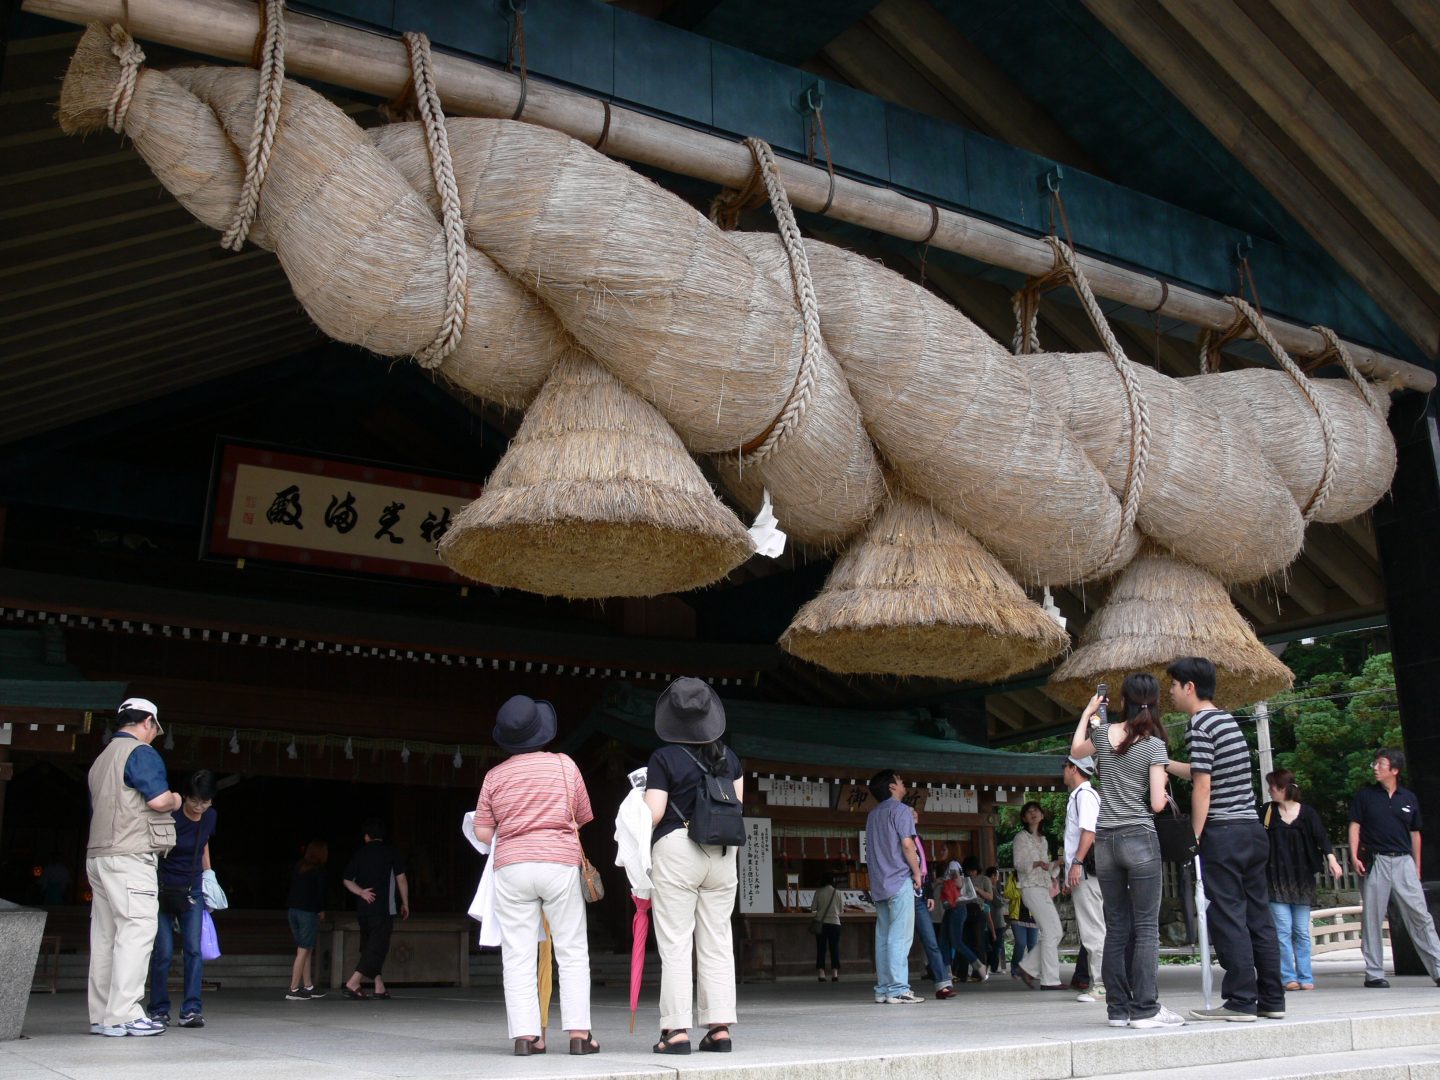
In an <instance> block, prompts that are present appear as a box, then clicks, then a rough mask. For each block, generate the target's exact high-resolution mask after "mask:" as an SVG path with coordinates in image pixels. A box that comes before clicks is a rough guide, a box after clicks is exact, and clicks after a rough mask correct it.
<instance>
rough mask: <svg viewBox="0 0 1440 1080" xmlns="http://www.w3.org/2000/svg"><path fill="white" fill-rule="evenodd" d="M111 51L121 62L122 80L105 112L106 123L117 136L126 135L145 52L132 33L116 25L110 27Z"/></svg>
mask: <svg viewBox="0 0 1440 1080" xmlns="http://www.w3.org/2000/svg"><path fill="white" fill-rule="evenodd" d="M110 42H111V44H110V51H111V52H112V53H114V54H115V59H117V60H119V61H120V78H119V79H118V80H116V83H115V92H114V93H113V94H111V95H110V107H109V108H108V109H106V110H105V122H106V123H107V124H109V125H110V130H111V131H113V132H115V134H117V135H123V134H124V133H125V116H126V114H127V113H129V111H130V102H131V101H132V100H133V99H134V97H135V87H136V84H137V83H139V81H140V65H141V64H143V63H145V51H144V50H143V49H141V48H140V46H139V45H137V44H136V43H135V39H134V38H132V37H131V36H130V32H129V31H128V30H126V29H125V27H123V26H121V25H120V24H119V23H115V24H114V25H113V26H111V27H110Z"/></svg>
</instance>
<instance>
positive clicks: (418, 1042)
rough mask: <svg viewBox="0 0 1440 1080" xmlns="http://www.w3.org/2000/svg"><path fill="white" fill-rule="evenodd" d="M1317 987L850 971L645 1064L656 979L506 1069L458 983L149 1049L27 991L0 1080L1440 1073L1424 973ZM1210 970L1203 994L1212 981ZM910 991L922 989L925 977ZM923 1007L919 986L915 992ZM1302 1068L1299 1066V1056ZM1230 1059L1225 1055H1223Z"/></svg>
mask: <svg viewBox="0 0 1440 1080" xmlns="http://www.w3.org/2000/svg"><path fill="white" fill-rule="evenodd" d="M1316 966H1317V983H1318V987H1319V988H1318V989H1317V990H1315V991H1313V992H1308V993H1293V994H1291V995H1290V999H1289V1002H1288V1004H1287V1009H1288V1012H1289V1016H1288V1017H1287V1018H1286V1019H1285V1020H1279V1021H1274V1020H1262V1021H1257V1022H1255V1023H1251V1024H1217V1023H1191V1024H1190V1025H1188V1026H1187V1027H1185V1028H1182V1029H1179V1030H1173V1031H1158V1032H1157V1031H1131V1030H1128V1029H1112V1028H1109V1027H1107V1026H1106V1024H1105V1008H1104V1006H1103V1005H1100V1004H1095V1005H1090V1004H1082V1003H1079V1002H1076V1001H1075V1000H1074V995H1073V994H1071V993H1041V992H1037V991H1031V990H1027V989H1025V988H1024V987H1023V986H1022V985H1021V984H1020V983H1017V982H1014V981H1012V980H1011V979H1009V978H1008V977H1002V978H996V979H992V980H991V981H990V982H989V983H987V984H985V985H983V986H981V985H975V984H971V985H969V986H966V987H963V988H961V991H960V994H959V995H958V996H957V997H956V998H954V999H952V1000H950V1001H935V1000H933V999H932V1000H927V1001H926V1002H924V1003H923V1004H919V1005H907V1006H901V1005H889V1006H881V1005H875V1004H874V1003H873V996H872V992H871V988H870V986H869V983H868V980H867V979H865V978H863V977H861V976H859V975H858V974H857V975H855V976H852V977H851V978H850V979H848V980H846V981H842V982H840V983H838V984H825V985H820V984H818V983H816V982H814V981H810V980H803V981H802V980H787V981H782V982H779V983H770V984H746V985H744V986H742V987H741V988H740V1009H741V1023H740V1024H739V1025H737V1026H736V1028H735V1040H736V1041H735V1046H736V1049H735V1052H734V1053H731V1054H728V1055H720V1054H700V1053H694V1054H692V1055H690V1056H689V1057H659V1056H657V1055H654V1054H652V1053H651V1052H650V1044H651V1043H652V1042H653V1041H654V1040H655V1038H656V1031H655V1028H656V1026H657V1015H656V1007H655V1001H656V987H654V986H647V987H646V988H645V993H644V997H643V999H642V1003H641V1009H640V1013H639V1017H638V1019H637V1024H636V1032H635V1034H634V1035H631V1034H629V1032H628V1027H629V1009H628V1002H627V1000H626V997H625V993H624V991H623V990H621V989H597V990H596V992H595V995H594V997H593V999H592V1001H593V1006H592V1007H593V1010H594V1017H593V1019H594V1027H595V1034H596V1037H597V1038H598V1039H599V1041H600V1043H601V1045H602V1048H603V1049H602V1052H601V1053H600V1054H599V1055H596V1056H593V1057H584V1058H572V1057H569V1056H568V1054H567V1053H566V1049H567V1046H568V1043H567V1040H566V1039H565V1037H564V1033H563V1032H561V1031H559V1030H558V1024H559V1022H560V1017H559V1011H558V1000H557V1003H556V1009H555V1012H554V1014H553V1015H552V1023H554V1024H556V1025H557V1028H556V1029H552V1032H551V1040H552V1045H553V1049H552V1051H551V1052H550V1053H549V1054H547V1055H545V1056H544V1057H531V1058H516V1057H514V1056H512V1054H511V1052H510V1043H509V1041H508V1040H507V1039H506V1037H505V1018H504V1005H503V1001H502V997H501V994H500V989H499V987H498V986H492V987H477V988H473V989H471V990H467V991H458V990H444V989H414V990H411V989H405V988H398V989H397V990H396V991H395V994H396V997H395V1000H393V1001H389V1002H380V1001H366V1002H354V1001H346V1000H344V999H343V998H341V997H339V996H338V995H333V994H332V995H331V996H329V997H326V998H325V999H324V1000H322V1001H311V1002H287V1001H285V1000H283V989H281V990H277V991H275V992H273V993H265V992H260V991H254V990H240V991H235V990H227V991H221V992H219V993H215V994H211V995H209V997H208V998H207V1000H206V1014H207V1019H208V1021H209V1024H208V1026H207V1027H205V1028H204V1029H203V1030H185V1029H180V1028H174V1029H172V1030H171V1031H169V1032H168V1033H166V1034H165V1035H163V1036H159V1037H156V1038H149V1039H135V1038H127V1039H104V1038H98V1037H95V1036H91V1035H89V1034H88V1030H87V1028H88V1025H87V1019H86V1016H85V1000H84V996H83V995H81V994H78V993H61V994H57V995H53V996H52V995H45V994H35V995H32V997H31V999H30V1011H29V1015H28V1017H27V1020H26V1025H25V1033H26V1034H25V1037H24V1038H22V1039H20V1040H17V1041H14V1042H10V1043H4V1044H0V1077H3V1078H4V1080H57V1078H59V1077H69V1078H72V1080H155V1078H156V1077H159V1076H166V1075H168V1076H191V1077H195V1078H197V1080H253V1078H256V1077H264V1078H265V1080H339V1078H341V1077H347V1078H348V1077H387V1078H390V1077H394V1078H404V1080H411V1078H414V1080H423V1078H430V1077H437V1078H440V1077H473V1076H476V1075H483V1076H485V1077H487V1078H488V1077H496V1078H509V1077H522V1076H523V1077H588V1076H625V1077H637V1078H639V1077H644V1078H647V1080H650V1078H655V1077H662V1076H665V1075H667V1074H672V1073H675V1072H704V1073H706V1074H707V1076H706V1077H705V1078H704V1080H728V1078H729V1077H731V1076H733V1077H735V1078H736V1080H740V1078H741V1077H742V1075H743V1077H744V1080H781V1078H782V1077H783V1078H785V1080H935V1078H937V1077H943V1076H947V1075H960V1076H966V1075H984V1076H986V1077H994V1078H996V1080H1024V1078H1052V1077H1053V1078H1061V1077H1075V1076H1116V1075H1123V1074H1126V1073H1131V1072H1135V1073H1139V1072H1153V1070H1156V1069H1162V1068H1163V1069H1167V1070H1169V1071H1170V1072H1171V1073H1172V1074H1173V1075H1174V1076H1176V1077H1195V1078H1197V1080H1199V1078H1207V1077H1210V1078H1213V1080H1239V1078H1244V1080H1259V1078H1262V1077H1268V1076H1271V1075H1274V1076H1277V1077H1285V1078H1287V1080H1295V1078H1297V1077H1302V1076H1311V1077H1320V1076H1325V1077H1338V1076H1347V1077H1348V1076H1354V1077H1364V1078H1365V1080H1380V1078H1384V1077H1400V1078H1404V1080H1418V1078H1421V1077H1424V1078H1426V1080H1440V988H1437V987H1436V986H1435V985H1434V984H1433V983H1432V982H1431V980H1429V979H1419V978H1406V979H1394V980H1392V983H1393V988H1392V989H1390V990H1384V991H1382V990H1365V989H1362V988H1361V985H1360V984H1361V979H1362V974H1361V972H1360V970H1359V964H1358V963H1354V962H1340V963H1336V962H1333V961H1332V962H1325V963H1317V965H1316ZM1219 975H1220V972H1219V969H1218V968H1217V969H1216V987H1217V989H1218V986H1219ZM1160 976H1161V979H1160V986H1161V997H1162V1000H1163V1001H1164V1002H1165V1003H1166V1004H1167V1005H1169V1006H1170V1007H1171V1008H1173V1009H1176V1010H1177V1011H1181V1012H1183V1011H1184V1010H1185V1009H1188V1008H1191V1007H1194V1006H1197V1005H1199V1004H1200V992H1199V969H1198V967H1195V966H1190V967H1177V966H1166V967H1164V968H1162V969H1161V972H1160ZM917 989H918V990H919V991H920V992H922V993H924V992H926V991H927V990H928V989H929V987H928V984H920V985H919V986H918V987H917ZM928 996H930V995H929V994H927V997H928ZM1302 1057H1303V1059H1304V1060H1300V1059H1301V1058H1302ZM1225 1063H1231V1064H1225Z"/></svg>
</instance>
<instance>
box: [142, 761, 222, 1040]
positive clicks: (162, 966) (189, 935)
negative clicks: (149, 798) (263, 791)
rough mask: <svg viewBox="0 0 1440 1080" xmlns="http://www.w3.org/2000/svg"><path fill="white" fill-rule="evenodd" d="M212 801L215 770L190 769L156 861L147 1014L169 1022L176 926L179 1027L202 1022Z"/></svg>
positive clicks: (199, 1024) (213, 824) (213, 829)
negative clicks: (170, 838) (171, 838)
mask: <svg viewBox="0 0 1440 1080" xmlns="http://www.w3.org/2000/svg"><path fill="white" fill-rule="evenodd" d="M214 801H215V774H214V773H212V772H211V771H210V770H209V769H200V770H199V771H197V772H195V773H192V774H191V775H190V781H189V783H188V784H187V785H186V794H185V798H184V799H183V801H182V802H181V804H180V809H179V810H175V811H173V816H174V818H175V846H174V847H173V848H171V849H170V854H168V855H166V856H165V857H164V858H163V859H161V860H160V864H159V873H160V923H159V927H158V929H157V932H156V934H155V951H154V952H153V953H151V954H150V1019H152V1020H158V1021H160V1022H161V1023H164V1024H168V1023H170V988H169V985H168V981H169V977H170V961H171V960H172V959H173V958H174V956H175V931H176V930H177V929H178V930H179V931H180V939H181V953H182V956H183V965H184V972H185V999H184V1001H183V1002H181V1005H180V1026H181V1027H204V1026H205V1014H204V1013H203V1012H202V1010H201V1004H200V978H201V971H202V969H203V967H204V961H203V960H202V959H201V958H200V921H201V917H202V916H203V915H204V913H205V899H204V896H203V894H202V893H201V888H200V880H201V875H202V874H203V873H204V872H205V871H206V870H209V869H210V838H211V837H212V836H214V835H215V810H214V808H213V807H212V806H211V803H213V802H214ZM167 894H168V896H167ZM187 900H188V903H187ZM167 907H168V908H169V910H167Z"/></svg>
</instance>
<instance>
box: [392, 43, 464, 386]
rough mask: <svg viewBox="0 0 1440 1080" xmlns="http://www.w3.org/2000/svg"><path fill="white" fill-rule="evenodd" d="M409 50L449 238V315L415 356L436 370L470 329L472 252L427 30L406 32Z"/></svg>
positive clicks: (426, 365)
mask: <svg viewBox="0 0 1440 1080" xmlns="http://www.w3.org/2000/svg"><path fill="white" fill-rule="evenodd" d="M405 47H406V48H407V49H408V50H409V52H410V71H411V74H412V78H413V80H414V84H415V104H416V106H417V108H418V109H419V110H420V122H421V125H422V126H423V127H424V129H425V146H426V149H427V150H428V151H429V154H430V172H431V175H432V176H433V177H434V179H435V193H436V194H437V195H438V196H439V198H440V222H441V227H442V231H443V233H444V236H445V318H444V319H443V320H441V323H440V329H439V330H438V331H437V332H436V334H435V339H434V340H433V341H431V342H430V344H429V345H427V346H425V348H423V349H421V350H420V351H419V352H418V353H416V354H415V359H416V360H417V361H418V362H419V364H420V366H421V367H423V368H434V367H438V366H439V365H440V362H441V361H442V360H444V359H445V358H446V357H447V356H449V355H450V354H451V353H452V352H454V351H455V348H456V346H457V345H459V344H460V335H461V333H462V332H463V331H464V329H465V303H466V295H467V292H468V284H469V277H470V255H469V251H468V247H467V244H466V240H465V219H464V218H463V217H462V216H461V214H460V189H459V187H458V186H457V185H456V183H455V167H454V164H453V163H452V160H451V157H450V136H449V133H448V132H447V131H446V129H445V113H444V111H443V110H442V109H441V108H440V92H439V90H438V89H437V88H436V85H435V68H434V64H433V62H432V61H431V58H430V39H429V38H427V37H426V36H425V35H424V34H417V33H413V32H409V33H406V34H405Z"/></svg>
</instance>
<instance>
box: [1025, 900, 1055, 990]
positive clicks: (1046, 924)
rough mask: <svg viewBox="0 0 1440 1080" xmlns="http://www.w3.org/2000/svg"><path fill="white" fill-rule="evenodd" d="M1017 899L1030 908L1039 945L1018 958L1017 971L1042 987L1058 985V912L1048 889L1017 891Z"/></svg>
mask: <svg viewBox="0 0 1440 1080" xmlns="http://www.w3.org/2000/svg"><path fill="white" fill-rule="evenodd" d="M1020 897H1021V899H1022V900H1024V901H1025V906H1026V907H1027V908H1029V909H1030V915H1031V917H1032V918H1034V920H1035V925H1036V926H1038V927H1040V944H1038V945H1036V946H1035V948H1033V949H1031V950H1030V951H1029V952H1027V953H1026V954H1025V955H1024V956H1023V957H1021V959H1020V970H1021V971H1023V972H1025V974H1027V975H1029V976H1031V977H1032V978H1036V979H1039V980H1040V984H1041V985H1042V986H1059V985H1060V937H1061V935H1062V934H1063V933H1064V932H1065V931H1064V927H1062V926H1061V925H1060V913H1059V912H1057V911H1056V910H1055V901H1054V900H1052V899H1051V898H1050V890H1049V889H1048V888H1039V887H1036V886H1029V887H1026V888H1023V889H1021V890H1020Z"/></svg>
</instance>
